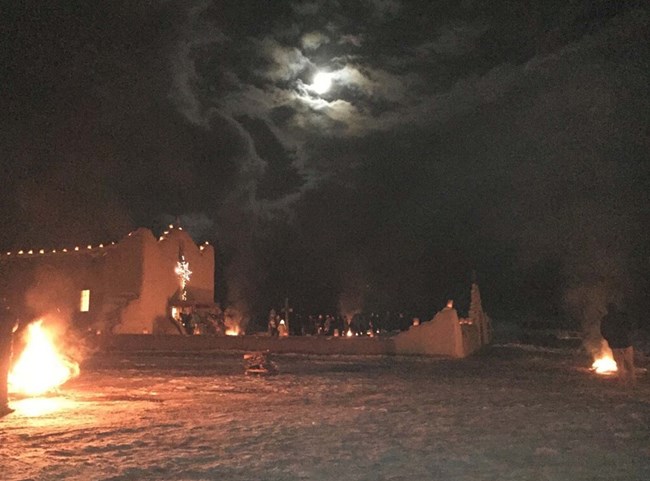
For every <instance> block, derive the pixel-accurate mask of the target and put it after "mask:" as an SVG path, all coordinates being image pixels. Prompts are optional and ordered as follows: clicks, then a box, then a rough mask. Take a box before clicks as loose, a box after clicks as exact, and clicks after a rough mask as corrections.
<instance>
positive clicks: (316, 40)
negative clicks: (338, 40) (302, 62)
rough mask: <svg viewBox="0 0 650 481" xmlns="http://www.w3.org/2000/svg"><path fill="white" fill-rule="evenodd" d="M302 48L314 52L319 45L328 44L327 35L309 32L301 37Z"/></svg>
mask: <svg viewBox="0 0 650 481" xmlns="http://www.w3.org/2000/svg"><path fill="white" fill-rule="evenodd" d="M301 43H302V48H303V49H305V50H316V49H318V48H319V47H320V46H321V45H326V44H328V43H330V39H329V37H328V36H327V35H325V34H323V33H321V32H309V33H306V34H304V35H303V36H302V42H301Z"/></svg>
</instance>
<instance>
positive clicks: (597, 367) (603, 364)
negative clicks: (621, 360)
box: [591, 348, 618, 375]
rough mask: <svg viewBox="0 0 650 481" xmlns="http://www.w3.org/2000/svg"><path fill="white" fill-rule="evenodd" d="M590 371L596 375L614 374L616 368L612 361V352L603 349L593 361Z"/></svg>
mask: <svg viewBox="0 0 650 481" xmlns="http://www.w3.org/2000/svg"><path fill="white" fill-rule="evenodd" d="M591 369H592V370H593V371H595V372H597V373H598V374H604V375H608V374H613V373H615V372H616V371H617V370H618V367H617V366H616V361H614V356H613V355H612V351H611V350H610V349H609V348H607V349H603V350H602V351H601V352H600V353H599V354H598V356H597V357H596V359H595V360H594V363H593V364H592V365H591Z"/></svg>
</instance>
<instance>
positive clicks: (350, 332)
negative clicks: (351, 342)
mask: <svg viewBox="0 0 650 481" xmlns="http://www.w3.org/2000/svg"><path fill="white" fill-rule="evenodd" d="M345 335H346V336H348V337H352V336H354V334H353V333H352V329H348V332H346V333H345Z"/></svg>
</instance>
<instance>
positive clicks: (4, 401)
mask: <svg viewBox="0 0 650 481" xmlns="http://www.w3.org/2000/svg"><path fill="white" fill-rule="evenodd" d="M17 325H18V324H17V322H16V319H15V318H14V317H13V315H12V312H11V309H10V307H9V303H8V302H7V299H5V298H4V297H2V298H0V417H2V416H6V415H7V414H10V413H12V412H14V410H13V409H11V408H10V407H9V393H8V387H9V386H8V377H9V364H10V363H11V354H12V347H13V335H14V332H15V331H16V327H17Z"/></svg>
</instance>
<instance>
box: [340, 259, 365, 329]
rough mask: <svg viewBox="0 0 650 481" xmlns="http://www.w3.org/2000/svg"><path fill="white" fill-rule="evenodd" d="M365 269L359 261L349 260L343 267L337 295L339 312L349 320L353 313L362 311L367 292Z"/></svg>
mask: <svg viewBox="0 0 650 481" xmlns="http://www.w3.org/2000/svg"><path fill="white" fill-rule="evenodd" d="M364 271H365V269H364V268H363V267H362V266H361V264H360V263H359V262H355V261H350V262H349V265H348V266H347V268H345V269H343V271H342V274H343V278H342V279H341V285H342V287H343V289H342V292H341V295H340V297H339V312H340V314H341V315H342V316H344V317H346V318H347V319H349V320H351V319H352V318H353V317H354V315H355V314H359V313H360V312H362V311H363V308H364V306H365V302H366V296H367V294H368V286H367V278H366V275H365V273H364Z"/></svg>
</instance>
